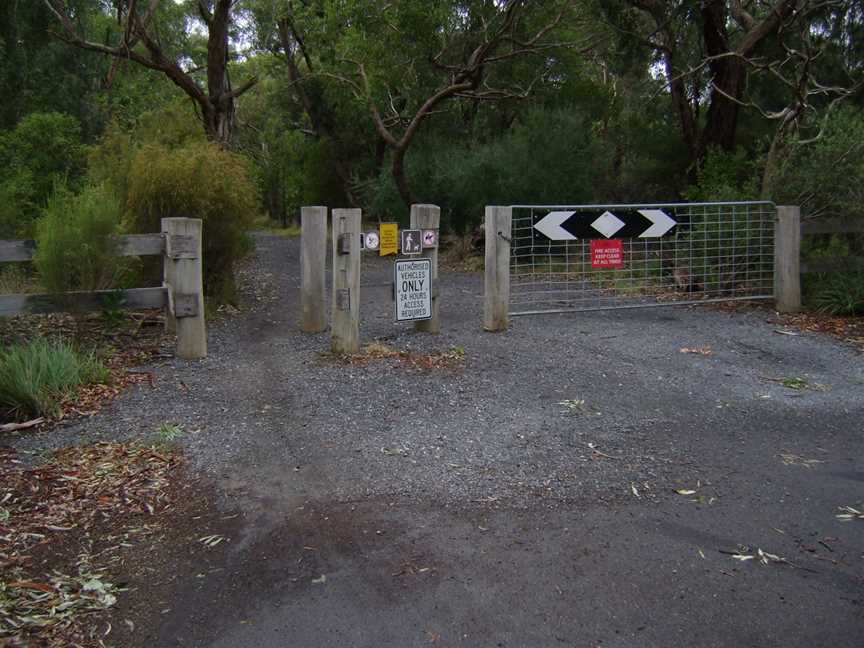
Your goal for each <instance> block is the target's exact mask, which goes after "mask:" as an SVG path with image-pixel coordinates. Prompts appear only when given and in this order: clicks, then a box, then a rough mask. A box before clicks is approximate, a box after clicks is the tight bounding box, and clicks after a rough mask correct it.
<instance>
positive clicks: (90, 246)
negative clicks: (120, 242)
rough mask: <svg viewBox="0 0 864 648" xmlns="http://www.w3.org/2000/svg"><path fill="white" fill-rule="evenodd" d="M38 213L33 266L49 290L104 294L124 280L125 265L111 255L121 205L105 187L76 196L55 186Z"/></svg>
mask: <svg viewBox="0 0 864 648" xmlns="http://www.w3.org/2000/svg"><path fill="white" fill-rule="evenodd" d="M43 214H44V215H43V216H42V218H40V219H39V221H38V222H37V224H36V242H37V248H36V255H35V257H34V263H35V265H36V269H37V271H38V272H39V276H40V278H41V281H42V284H43V285H44V286H45V288H46V289H47V290H48V291H50V292H52V293H64V292H69V291H72V290H103V289H107V288H114V287H117V286H118V285H119V284H121V283H123V282H124V280H126V279H127V278H128V275H129V273H130V271H131V270H130V267H131V266H130V261H129V260H128V259H124V258H122V257H117V256H116V252H117V241H116V239H115V236H116V235H117V234H119V233H120V204H119V202H118V201H117V198H115V197H114V195H113V194H112V193H111V191H110V190H108V189H107V187H106V186H105V185H91V186H88V187H85V189H84V190H83V191H82V192H81V193H80V194H77V195H76V194H73V193H72V192H71V191H70V190H69V189H68V188H66V187H65V186H63V185H57V188H56V189H55V192H54V195H53V196H52V197H51V199H50V200H49V201H48V205H47V207H46V208H45V210H44V212H43Z"/></svg>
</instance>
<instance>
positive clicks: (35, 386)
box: [0, 338, 108, 420]
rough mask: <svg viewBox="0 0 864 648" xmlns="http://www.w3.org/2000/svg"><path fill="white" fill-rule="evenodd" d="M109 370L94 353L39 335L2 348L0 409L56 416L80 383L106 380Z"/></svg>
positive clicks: (17, 416)
mask: <svg viewBox="0 0 864 648" xmlns="http://www.w3.org/2000/svg"><path fill="white" fill-rule="evenodd" d="M107 379H108V370H107V369H106V368H105V367H104V366H103V365H102V363H100V362H99V361H98V360H97V359H96V358H95V357H94V356H93V354H87V353H78V352H76V351H75V350H74V349H73V348H72V347H71V346H70V345H69V344H67V343H65V342H60V341H50V340H46V339H44V338H37V339H35V340H33V341H32V342H30V343H28V344H25V345H13V346H10V347H8V348H6V349H4V350H2V351H0V412H2V413H3V414H4V415H5V416H8V417H9V418H10V419H13V420H14V419H18V420H21V419H26V418H32V417H37V416H54V415H56V414H58V413H59V411H60V404H61V403H62V401H63V399H64V398H65V397H66V396H68V395H69V394H70V393H71V392H72V390H73V389H74V388H75V387H77V386H78V385H83V384H88V383H97V382H106V381H107Z"/></svg>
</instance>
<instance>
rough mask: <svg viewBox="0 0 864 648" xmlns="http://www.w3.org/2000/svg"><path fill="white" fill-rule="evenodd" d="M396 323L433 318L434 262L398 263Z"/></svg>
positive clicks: (408, 261)
mask: <svg viewBox="0 0 864 648" xmlns="http://www.w3.org/2000/svg"><path fill="white" fill-rule="evenodd" d="M394 268H395V272H394V279H395V282H396V321H397V322H411V321H415V320H428V319H431V318H432V260H431V259H411V260H404V261H396V264H395V266H394Z"/></svg>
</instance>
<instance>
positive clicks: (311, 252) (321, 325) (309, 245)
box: [300, 207, 327, 333]
mask: <svg viewBox="0 0 864 648" xmlns="http://www.w3.org/2000/svg"><path fill="white" fill-rule="evenodd" d="M326 271H327V208H326V207H303V208H302V209H301V210H300V307H301V314H300V329H301V330H303V331H306V332H307V333H320V332H321V331H324V330H326V328H327V298H326V293H327V284H326V280H327V277H326V274H327V272H326Z"/></svg>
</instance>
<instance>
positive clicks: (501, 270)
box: [483, 207, 513, 331]
mask: <svg viewBox="0 0 864 648" xmlns="http://www.w3.org/2000/svg"><path fill="white" fill-rule="evenodd" d="M512 223H513V208H512V207H486V230H485V235H486V260H485V265H486V273H485V282H484V292H485V299H484V303H483V328H484V329H486V330H487V331H506V330H507V327H508V325H509V324H510V236H511V231H512Z"/></svg>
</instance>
